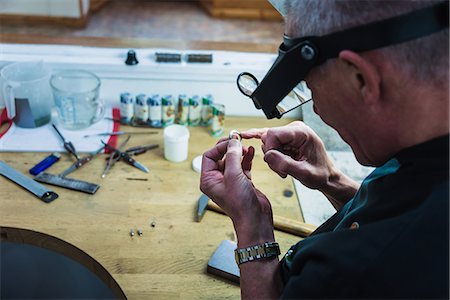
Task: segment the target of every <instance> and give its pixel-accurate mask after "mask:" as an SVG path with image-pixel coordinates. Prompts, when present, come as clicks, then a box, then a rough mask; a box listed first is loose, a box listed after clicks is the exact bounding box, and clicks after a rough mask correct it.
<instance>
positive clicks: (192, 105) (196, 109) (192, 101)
mask: <svg viewBox="0 0 450 300" xmlns="http://www.w3.org/2000/svg"><path fill="white" fill-rule="evenodd" d="M201 113H202V107H201V105H200V97H199V96H197V95H194V96H192V97H190V98H189V125H190V126H198V125H200V118H201Z"/></svg>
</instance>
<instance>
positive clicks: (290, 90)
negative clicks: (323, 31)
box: [237, 1, 449, 119]
mask: <svg viewBox="0 0 450 300" xmlns="http://www.w3.org/2000/svg"><path fill="white" fill-rule="evenodd" d="M448 26H449V1H443V2H440V3H438V4H436V5H433V6H429V7H425V8H422V9H419V10H416V11H413V12H410V13H408V14H404V15H399V16H395V17H392V18H388V19H384V20H380V21H375V22H372V23H368V24H365V25H361V26H356V27H352V28H348V29H344V30H342V31H337V32H332V33H329V34H327V35H323V36H307V37H290V36H286V35H285V36H284V38H283V43H282V44H281V45H280V47H279V48H278V57H277V58H276V60H275V62H274V63H273V65H272V66H271V68H270V69H269V71H268V72H267V74H266V75H265V76H264V78H263V79H262V81H261V82H259V81H258V80H257V79H256V77H255V76H254V75H252V74H250V73H248V72H244V73H241V74H239V75H238V78H237V86H238V88H239V90H240V91H241V92H242V94H244V95H245V96H247V97H250V98H251V99H252V100H253V103H254V104H255V107H256V108H257V109H261V110H263V112H264V114H265V115H266V117H267V118H268V119H272V118H281V116H282V115H284V114H285V113H287V112H288V111H291V110H292V109H294V108H296V107H298V106H300V105H302V104H304V103H306V102H308V101H310V100H311V98H312V97H311V91H310V90H309V88H308V86H307V85H306V82H305V81H304V80H305V78H306V76H307V75H308V73H309V72H310V71H311V70H312V69H313V68H315V67H316V66H319V65H321V64H322V63H324V62H325V61H326V60H328V59H331V58H335V57H338V56H339V53H340V52H341V51H343V50H351V51H354V52H357V53H360V52H364V51H369V50H374V49H378V48H382V47H386V46H391V45H395V44H400V43H403V42H407V41H411V40H414V39H417V38H421V37H425V36H428V35H430V34H433V33H436V32H439V31H441V30H444V29H447V28H448Z"/></svg>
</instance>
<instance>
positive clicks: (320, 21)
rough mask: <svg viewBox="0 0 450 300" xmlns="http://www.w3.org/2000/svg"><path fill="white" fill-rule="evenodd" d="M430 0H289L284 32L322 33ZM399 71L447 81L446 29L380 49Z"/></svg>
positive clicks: (411, 8) (296, 34)
mask: <svg viewBox="0 0 450 300" xmlns="http://www.w3.org/2000/svg"><path fill="white" fill-rule="evenodd" d="M438 2H442V1H432V0H414V1H412V0H291V1H286V6H287V7H286V11H287V12H288V15H287V24H286V26H287V28H286V29H287V33H288V34H289V35H292V36H294V37H302V36H309V35H324V34H327V33H331V32H335V31H340V30H343V29H346V28H350V27H354V26H358V25H362V24H367V23H370V22H373V21H378V20H382V19H387V18H390V17H393V16H397V15H401V14H406V13H408V12H411V11H414V10H417V9H420V8H423V7H427V6H431V5H433V4H436V3H438ZM380 51H381V53H382V54H383V55H384V57H385V58H386V59H389V60H392V62H393V63H394V65H395V66H396V67H398V68H399V70H404V71H406V72H408V73H409V74H410V76H414V78H416V79H418V80H427V81H433V82H434V83H438V84H448V80H449V78H448V72H449V60H448V57H449V31H448V29H446V30H443V31H441V32H439V33H435V34H432V35H430V36H427V37H424V38H419V39H417V40H414V41H410V42H406V43H402V44H398V45H394V46H389V47H386V48H384V49H381V50H380Z"/></svg>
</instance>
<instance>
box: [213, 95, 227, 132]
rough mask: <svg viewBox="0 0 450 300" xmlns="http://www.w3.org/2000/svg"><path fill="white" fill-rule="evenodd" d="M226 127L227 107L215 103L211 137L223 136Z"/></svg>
mask: <svg viewBox="0 0 450 300" xmlns="http://www.w3.org/2000/svg"><path fill="white" fill-rule="evenodd" d="M224 127H225V105H223V104H219V103H214V104H213V105H212V121H211V131H210V132H211V135H212V136H214V137H220V136H221V135H222V134H223V131H224Z"/></svg>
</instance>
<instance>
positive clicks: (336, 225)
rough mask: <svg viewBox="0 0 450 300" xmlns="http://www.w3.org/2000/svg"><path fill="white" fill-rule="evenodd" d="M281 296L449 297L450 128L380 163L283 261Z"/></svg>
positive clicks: (304, 297) (360, 297) (300, 297)
mask: <svg viewBox="0 0 450 300" xmlns="http://www.w3.org/2000/svg"><path fill="white" fill-rule="evenodd" d="M281 275H282V278H283V281H284V284H285V287H284V291H283V294H282V298H287V299H308V298H347V299H348V298H359V299H367V298H408V299H413V298H447V299H448V297H449V136H444V137H440V138H437V139H434V140H431V141H428V142H426V143H423V144H419V145H416V146H413V147H410V148H407V149H404V150H403V151H401V152H400V153H398V154H397V155H396V156H395V157H394V158H392V159H391V160H389V161H388V162H386V163H385V164H384V165H383V166H381V167H379V168H376V169H375V170H374V171H373V172H372V173H371V174H370V175H369V176H368V177H367V178H366V179H365V180H364V181H363V183H362V184H361V187H360V189H359V190H358V192H357V193H356V195H355V196H354V198H353V199H352V200H350V201H349V202H348V203H347V204H346V205H345V206H344V207H343V208H342V209H341V210H339V211H338V212H337V213H336V214H335V215H333V216H332V217H331V218H330V219H329V220H328V221H327V222H325V223H324V224H323V225H322V226H320V227H319V228H318V229H317V230H316V231H315V232H314V233H313V234H312V235H311V236H309V237H308V238H306V239H304V240H302V241H300V242H299V243H297V244H296V245H294V246H293V247H291V249H290V250H289V251H288V253H287V254H286V256H285V257H284V258H283V260H282V261H281Z"/></svg>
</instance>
